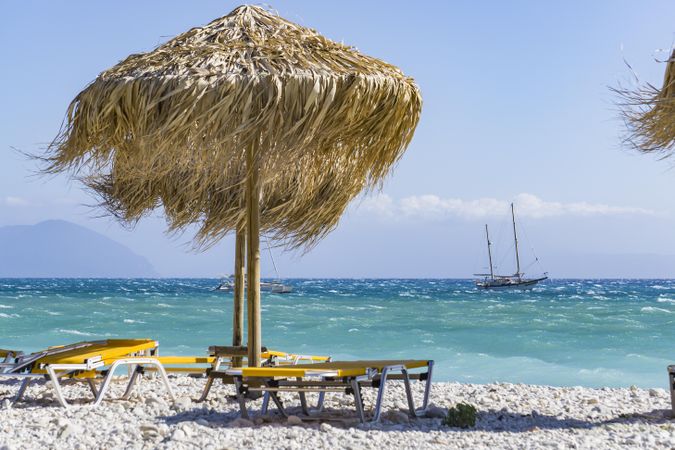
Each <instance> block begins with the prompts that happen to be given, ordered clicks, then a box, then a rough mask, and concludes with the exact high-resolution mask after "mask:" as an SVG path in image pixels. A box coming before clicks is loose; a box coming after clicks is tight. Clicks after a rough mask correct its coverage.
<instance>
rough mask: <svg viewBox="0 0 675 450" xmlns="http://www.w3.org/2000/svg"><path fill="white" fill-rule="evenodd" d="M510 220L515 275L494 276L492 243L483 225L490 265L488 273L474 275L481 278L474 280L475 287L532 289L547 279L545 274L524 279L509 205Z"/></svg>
mask: <svg viewBox="0 0 675 450" xmlns="http://www.w3.org/2000/svg"><path fill="white" fill-rule="evenodd" d="M511 220H512V222H513V243H514V246H515V249H516V273H514V274H513V275H495V272H494V268H493V265H492V242H490V233H489V231H488V226H487V224H485V238H486V239H487V248H488V261H489V263H490V273H476V274H474V275H475V276H480V277H483V278H482V279H480V280H476V286H477V287H478V288H481V289H508V288H527V287H532V286H534V285H536V284H537V283H539V282H540V281H544V280H546V279H548V276H547V274H546V273H544V276H542V277H539V278H525V276H524V275H525V274H524V273H523V272H521V271H520V254H519V253H518V233H517V231H516V213H515V210H514V207H513V203H511Z"/></svg>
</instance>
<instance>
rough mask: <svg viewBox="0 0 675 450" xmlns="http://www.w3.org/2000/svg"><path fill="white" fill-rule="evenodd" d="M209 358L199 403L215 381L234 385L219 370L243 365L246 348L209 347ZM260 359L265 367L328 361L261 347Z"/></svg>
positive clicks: (324, 358)
mask: <svg viewBox="0 0 675 450" xmlns="http://www.w3.org/2000/svg"><path fill="white" fill-rule="evenodd" d="M209 356H210V357H211V358H214V363H213V366H212V367H211V368H209V369H208V370H207V371H206V375H207V377H208V379H207V380H206V385H205V386H204V390H203V391H202V395H201V397H200V398H199V400H198V401H199V402H203V401H205V400H206V398H207V397H208V395H209V392H210V391H211V387H212V386H213V382H214V381H215V380H217V379H220V380H221V381H222V382H223V384H234V378H233V377H232V376H230V375H227V374H226V373H225V372H224V371H223V370H221V368H222V367H223V366H225V367H232V363H233V362H236V363H237V364H238V365H239V366H241V365H245V364H243V363H245V362H246V359H247V356H248V348H247V347H245V346H211V347H209ZM260 358H261V360H262V365H263V366H265V367H270V366H289V365H296V364H300V363H302V362H306V363H315V362H328V361H330V356H315V355H302V354H296V353H286V352H280V351H275V350H269V349H268V348H267V347H262V349H261V353H260ZM266 399H267V398H266ZM322 400H323V396H321V398H320V402H321V401H322Z"/></svg>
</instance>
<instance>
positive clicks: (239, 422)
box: [230, 417, 253, 428]
mask: <svg viewBox="0 0 675 450" xmlns="http://www.w3.org/2000/svg"><path fill="white" fill-rule="evenodd" d="M252 426H253V422H251V421H250V420H248V419H244V418H243V417H239V418H238V419H234V420H233V421H232V422H230V427H232V428H244V427H252Z"/></svg>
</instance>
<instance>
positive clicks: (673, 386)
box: [668, 365, 675, 417]
mask: <svg viewBox="0 0 675 450" xmlns="http://www.w3.org/2000/svg"><path fill="white" fill-rule="evenodd" d="M668 389H669V390H670V408H671V411H672V416H673V417H675V365H672V366H668Z"/></svg>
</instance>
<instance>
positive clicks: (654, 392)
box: [649, 389, 661, 397]
mask: <svg viewBox="0 0 675 450" xmlns="http://www.w3.org/2000/svg"><path fill="white" fill-rule="evenodd" d="M660 395H661V393H660V392H659V391H658V390H657V389H650V390H649V396H650V397H658V396H660Z"/></svg>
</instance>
